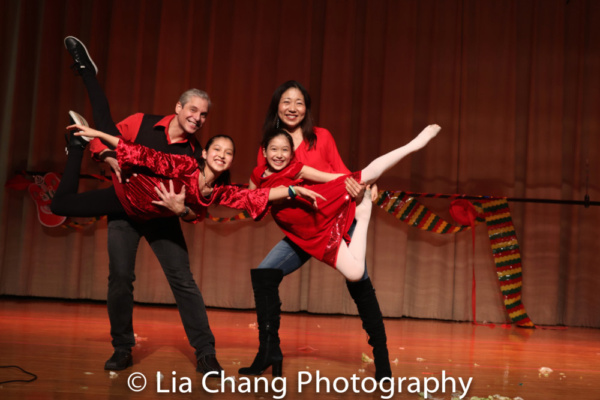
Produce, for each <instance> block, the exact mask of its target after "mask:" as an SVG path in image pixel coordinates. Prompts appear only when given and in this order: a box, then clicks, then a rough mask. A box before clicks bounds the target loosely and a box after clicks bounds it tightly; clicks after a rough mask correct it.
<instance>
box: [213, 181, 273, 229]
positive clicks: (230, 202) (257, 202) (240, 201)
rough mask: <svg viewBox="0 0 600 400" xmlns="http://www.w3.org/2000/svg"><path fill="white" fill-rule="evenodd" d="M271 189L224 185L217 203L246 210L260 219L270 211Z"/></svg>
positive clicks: (256, 218)
mask: <svg viewBox="0 0 600 400" xmlns="http://www.w3.org/2000/svg"><path fill="white" fill-rule="evenodd" d="M270 190H271V189H268V188H266V189H255V190H249V189H241V188H239V187H237V186H222V187H221V188H220V191H219V197H218V198H217V199H216V203H217V204H220V205H222V206H226V207H230V208H236V209H239V210H245V211H247V212H248V214H250V216H251V217H252V218H253V219H254V220H255V221H259V220H261V219H263V217H264V216H265V215H266V214H267V212H268V211H269V191H270Z"/></svg>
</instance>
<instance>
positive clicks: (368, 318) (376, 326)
mask: <svg viewBox="0 0 600 400" xmlns="http://www.w3.org/2000/svg"><path fill="white" fill-rule="evenodd" d="M346 286H348V291H349V292H350V295H351V296H352V299H353V300H354V302H355V303H356V307H357V308H358V315H360V319H361V320H362V326H363V329H364V330H365V331H366V332H367V334H368V335H369V341H368V343H369V344H370V345H371V346H372V347H373V357H374V359H375V379H376V380H377V381H379V380H381V379H382V378H386V377H390V378H391V376H392V369H391V367H390V358H389V354H388V348H387V336H386V334H385V326H384V325H383V316H382V315H381V310H380V309H379V302H378V301H377V296H376V295H375V289H373V285H372V283H371V279H370V278H367V279H365V280H362V281H359V282H349V281H346Z"/></svg>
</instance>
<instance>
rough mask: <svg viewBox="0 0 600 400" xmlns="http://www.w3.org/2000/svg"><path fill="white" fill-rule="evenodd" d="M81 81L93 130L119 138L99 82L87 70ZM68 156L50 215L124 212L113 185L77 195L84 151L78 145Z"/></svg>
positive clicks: (84, 215) (94, 215)
mask: <svg viewBox="0 0 600 400" xmlns="http://www.w3.org/2000/svg"><path fill="white" fill-rule="evenodd" d="M82 78H83V82H84V84H85V86H86V88H87V90H88V94H89V98H90V102H91V103H92V110H93V115H94V124H95V126H96V129H98V130H99V131H102V132H106V133H108V134H110V135H113V136H118V135H120V132H119V130H118V129H117V126H116V125H115V123H114V121H113V119H112V115H111V113H110V106H109V104H108V99H107V98H106V95H105V94H104V91H103V90H102V88H101V87H100V84H99V83H98V80H97V79H96V77H95V76H94V74H93V73H92V72H89V71H86V72H83V73H82ZM68 153H69V155H68V157H67V165H66V166H65V172H64V174H63V176H62V178H61V181H60V185H59V186H58V189H57V190H56V193H55V194H54V197H53V198H52V205H51V206H50V209H51V211H52V213H53V214H56V215H62V216H67V217H98V216H101V215H106V214H123V213H125V210H124V209H123V206H122V205H121V202H120V201H119V198H118V197H117V194H116V193H115V188H114V186H111V187H109V188H106V189H98V190H91V191H87V192H83V193H77V191H78V189H79V174H80V172H81V161H82V160H83V153H84V149H82V148H81V147H79V146H68Z"/></svg>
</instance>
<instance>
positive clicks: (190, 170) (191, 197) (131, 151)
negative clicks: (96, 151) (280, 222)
mask: <svg viewBox="0 0 600 400" xmlns="http://www.w3.org/2000/svg"><path fill="white" fill-rule="evenodd" d="M117 160H118V161H119V165H120V166H121V169H123V170H124V171H126V170H127V169H129V168H131V167H136V168H135V171H136V172H137V173H138V174H137V176H132V177H131V179H130V180H129V182H127V183H122V184H118V183H117V184H115V191H116V193H117V197H118V198H119V201H120V202H121V204H122V205H123V208H124V209H125V212H126V213H127V215H129V216H130V217H132V218H135V219H137V220H148V219H151V218H160V217H171V216H173V213H172V212H171V211H170V210H168V209H167V208H165V207H162V206H157V205H154V204H152V200H160V199H159V198H158V195H157V194H156V192H155V191H154V188H155V187H157V186H158V185H159V184H160V183H161V182H162V183H163V184H164V185H165V187H167V188H168V187H169V181H170V180H172V181H173V186H174V188H175V191H176V192H178V193H179V192H180V191H181V187H182V186H185V203H186V204H187V205H188V206H189V207H190V208H191V209H192V210H193V211H194V212H195V213H196V215H197V216H198V217H197V219H196V221H200V220H202V219H204V217H205V216H206V208H207V207H208V206H210V205H211V204H220V205H223V206H226V207H231V208H236V209H241V210H246V211H247V212H248V213H249V214H250V215H251V216H252V218H254V219H261V218H262V217H263V216H264V215H265V214H266V212H267V211H268V210H269V206H268V201H269V190H270V189H262V190H260V191H256V190H248V189H241V188H239V187H237V186H228V185H223V186H216V187H215V188H214V189H213V192H212V194H211V196H210V197H209V198H206V197H204V196H202V193H201V192H200V187H199V186H198V177H199V175H200V169H199V168H198V163H197V162H196V160H195V159H194V158H193V157H189V156H185V155H176V154H167V153H161V152H159V151H156V150H153V149H150V148H148V147H145V146H142V145H139V144H135V143H130V142H127V141H125V140H120V141H119V145H118V146H117ZM140 167H141V168H140ZM142 171H143V172H144V173H141V172H142Z"/></svg>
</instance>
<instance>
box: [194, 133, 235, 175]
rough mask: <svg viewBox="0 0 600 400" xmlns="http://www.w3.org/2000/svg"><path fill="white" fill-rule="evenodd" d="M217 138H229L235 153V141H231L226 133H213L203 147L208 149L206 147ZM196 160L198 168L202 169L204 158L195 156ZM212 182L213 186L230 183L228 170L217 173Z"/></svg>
mask: <svg viewBox="0 0 600 400" xmlns="http://www.w3.org/2000/svg"><path fill="white" fill-rule="evenodd" d="M217 139H227V140H229V141H230V142H231V144H232V145H233V154H234V155H235V142H234V141H233V138H232V137H231V136H228V135H215V136H213V137H211V138H210V139H208V142H206V147H205V148H204V149H205V150H206V151H208V149H210V146H212V144H213V143H214V142H215V140H217ZM196 161H197V162H198V168H200V170H204V167H205V166H206V160H205V159H204V158H202V157H197V158H196ZM213 184H214V185H215V186H222V185H230V184H231V173H230V172H229V170H227V171H223V172H222V173H221V175H219V177H218V178H217V179H215V181H214V182H213Z"/></svg>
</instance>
